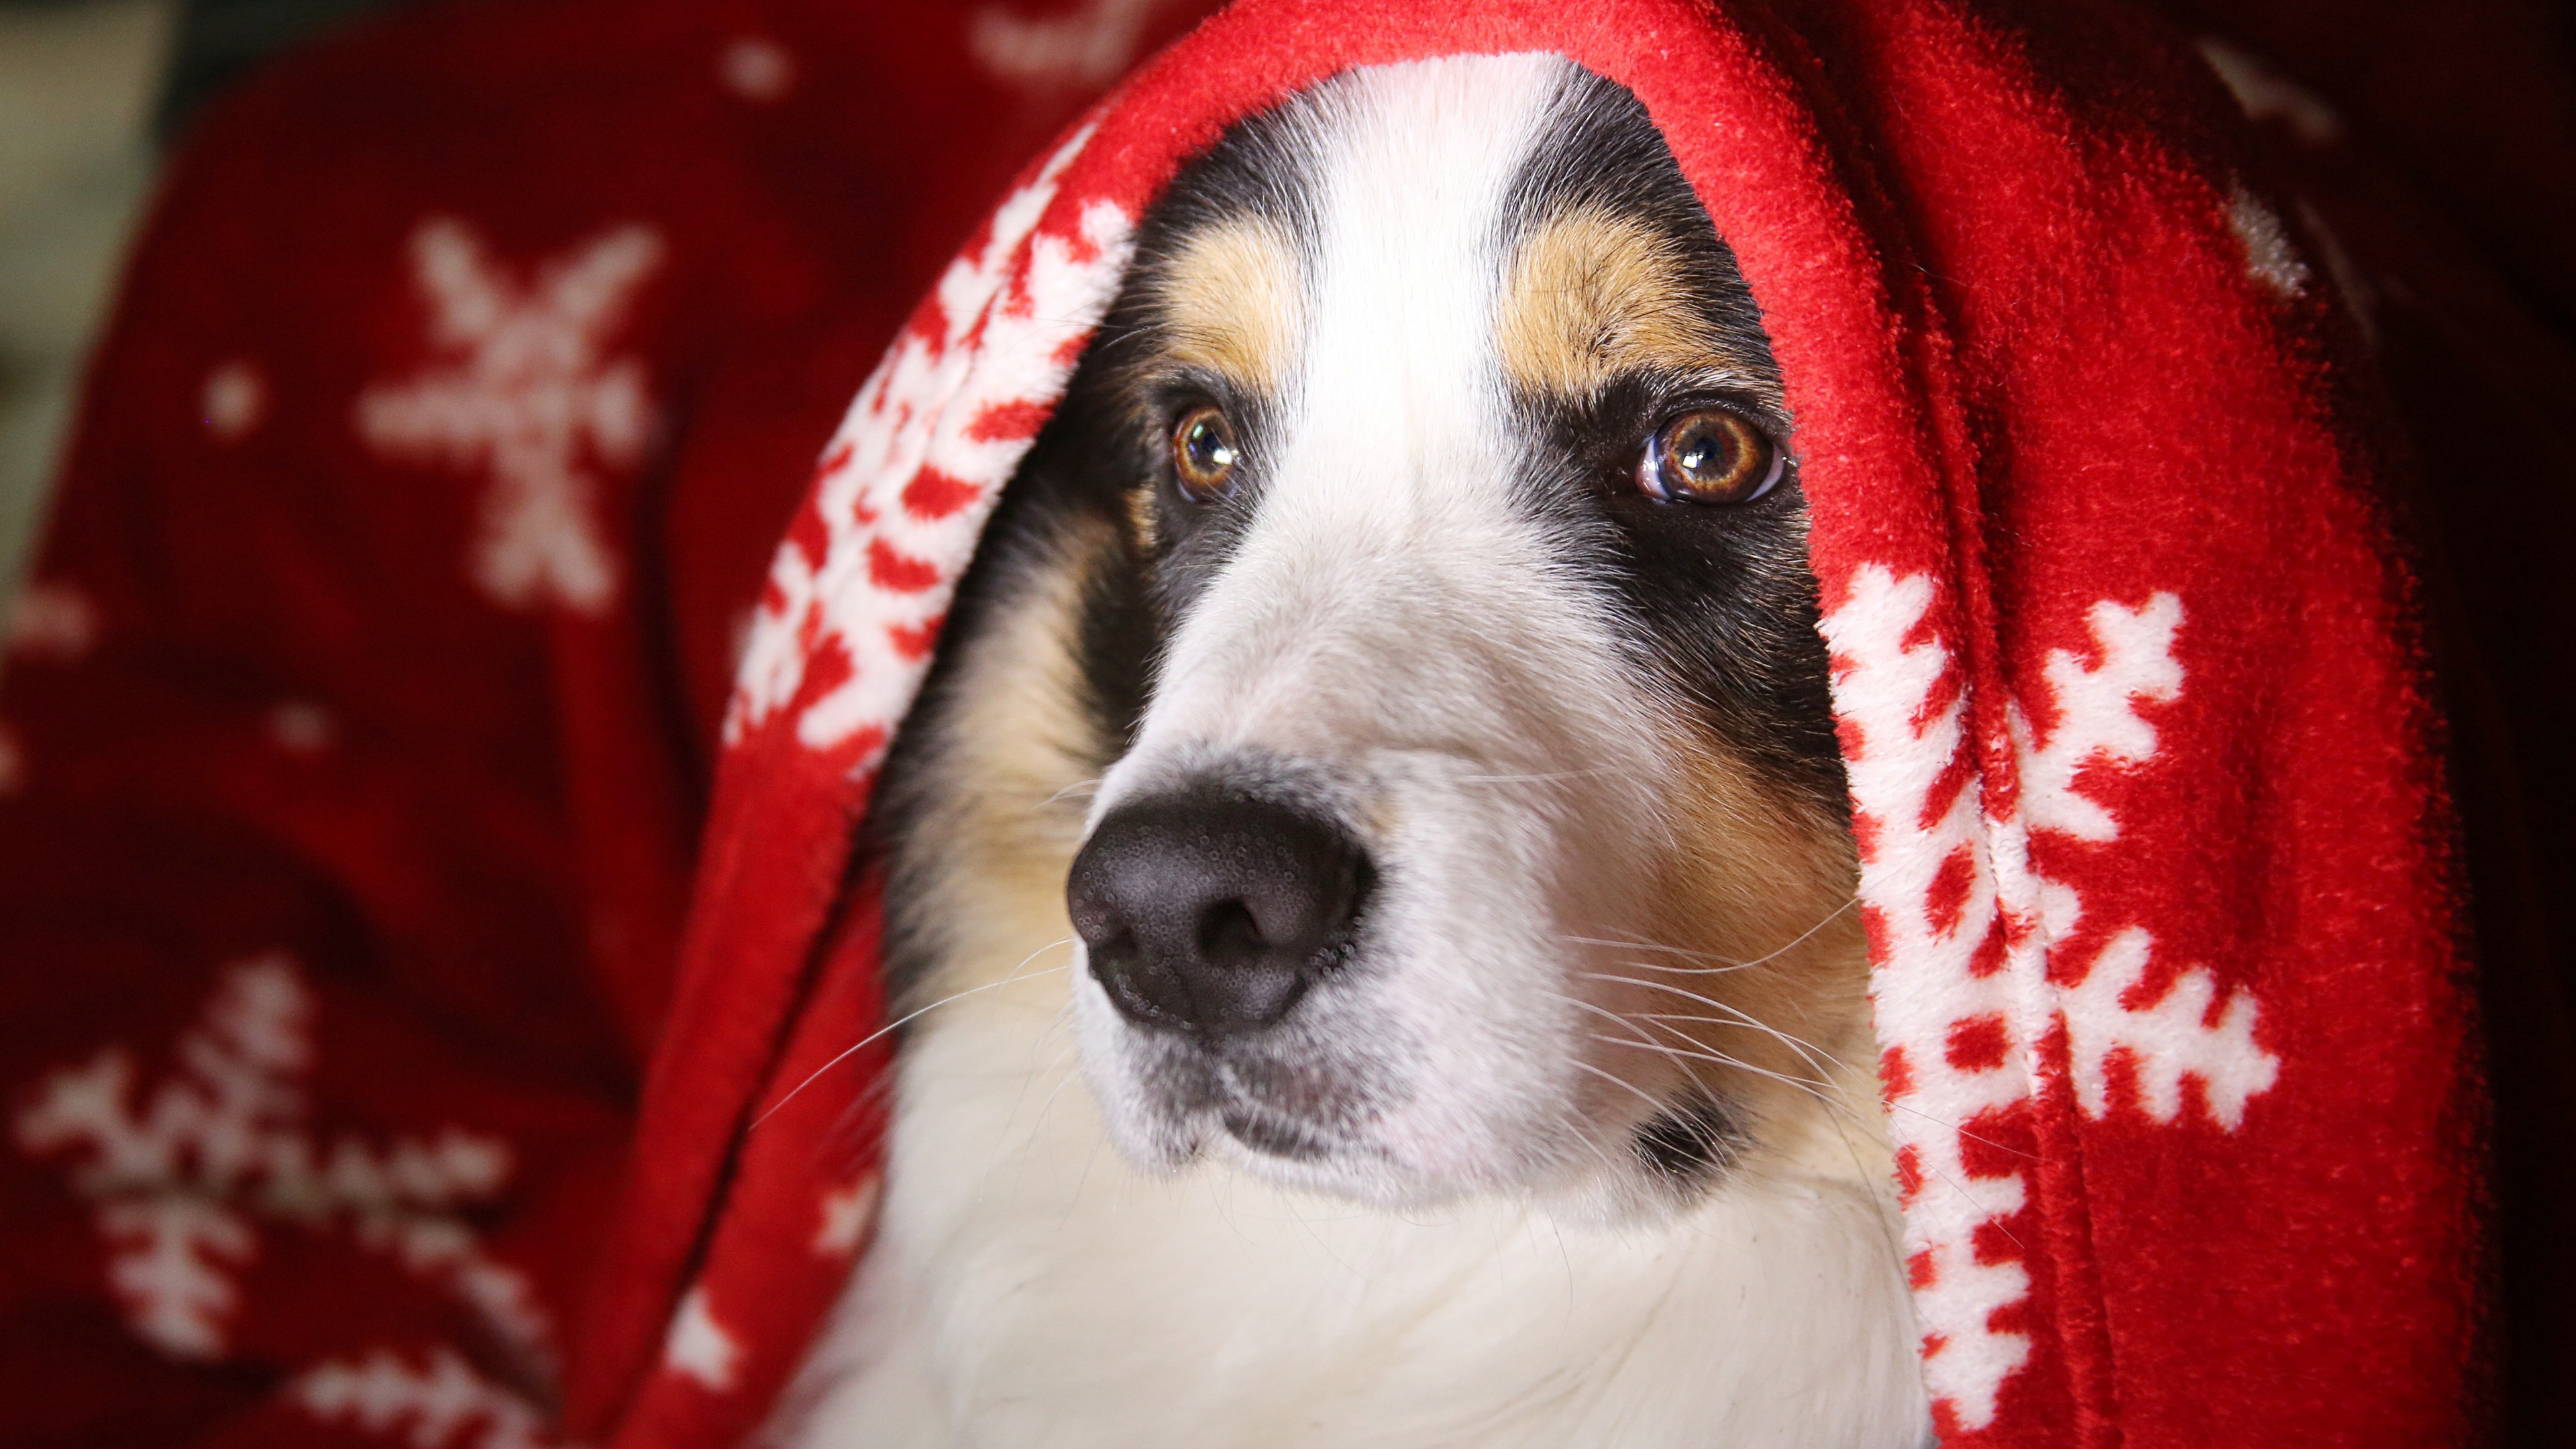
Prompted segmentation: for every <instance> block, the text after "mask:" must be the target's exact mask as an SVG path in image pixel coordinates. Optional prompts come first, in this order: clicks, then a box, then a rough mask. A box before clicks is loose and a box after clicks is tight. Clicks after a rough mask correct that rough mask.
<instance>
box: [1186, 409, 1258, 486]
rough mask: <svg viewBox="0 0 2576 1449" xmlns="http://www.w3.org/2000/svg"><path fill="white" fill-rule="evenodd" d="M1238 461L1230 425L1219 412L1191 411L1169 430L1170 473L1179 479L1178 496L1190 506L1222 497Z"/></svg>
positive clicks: (1232, 426) (1206, 410) (1232, 484)
mask: <svg viewBox="0 0 2576 1449" xmlns="http://www.w3.org/2000/svg"><path fill="white" fill-rule="evenodd" d="M1242 457H1243V454H1242V450H1241V449H1240V448H1239V447H1237V446H1236V444H1235V441H1234V424H1233V423H1231V422H1228V421H1227V420H1226V416H1225V413H1224V412H1223V411H1222V410H1220V409H1217V408H1192V409H1191V410H1190V411H1188V412H1186V413H1184V414H1182V415H1181V420H1180V422H1178V423H1176V424H1174V425H1173V427H1172V472H1173V473H1174V474H1175V475H1176V476H1177V477H1178V478H1179V479H1180V483H1181V496H1182V497H1184V498H1187V499H1188V500H1190V501H1191V502H1192V503H1206V502H1210V501H1211V500H1214V499H1218V498H1222V497H1224V496H1225V494H1226V492H1227V491H1228V490H1229V489H1231V488H1232V487H1233V486H1234V466H1235V464H1236V463H1238V462H1240V461H1242Z"/></svg>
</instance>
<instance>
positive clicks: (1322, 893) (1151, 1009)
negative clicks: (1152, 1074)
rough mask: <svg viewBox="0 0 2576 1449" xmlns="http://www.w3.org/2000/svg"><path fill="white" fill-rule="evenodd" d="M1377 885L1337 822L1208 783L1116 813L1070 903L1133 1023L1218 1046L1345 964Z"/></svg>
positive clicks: (1089, 848) (1091, 845) (1083, 867)
mask: <svg viewBox="0 0 2576 1449" xmlns="http://www.w3.org/2000/svg"><path fill="white" fill-rule="evenodd" d="M1370 880H1371V870H1370V866H1369V858H1368V853H1367V852H1366V851H1365V850H1364V849H1362V848H1361V846H1360V844H1359V842H1358V841H1356V840H1354V839H1352V838H1351V836H1350V834H1349V832H1347V831H1345V830H1344V829H1342V827H1341V826H1339V825H1338V824H1335V823H1334V822H1333V821H1331V820H1328V819H1325V818H1323V817H1322V816H1320V815H1318V814H1315V813H1313V812H1310V811H1307V810H1302V809H1299V808H1296V807H1294V806H1291V805H1285V804H1281V803H1278V802H1276V801H1272V800H1267V799H1262V798H1260V797H1257V796H1253V795H1248V794H1244V793H1241V792H1239V791H1234V790H1229V789H1225V788H1223V787H1221V786H1209V785H1200V786H1194V787H1189V788H1185V789H1182V790H1179V791H1175V792H1171V793H1166V794H1160V795H1155V796H1152V797H1148V798H1146V799H1142V800H1136V801H1131V802H1128V803H1125V804H1122V805H1119V806H1117V807H1116V808H1114V809H1112V810H1111V811H1110V812H1109V813H1108V814H1107V815H1105V816H1103V817H1102V818H1101V820H1100V823H1099V825H1098V827H1097V828H1095V829H1094V830H1093V831H1092V834H1091V839H1090V840H1089V841H1087V842H1086V843H1085V844H1084V845H1083V847H1082V850H1081V852H1080V853H1079V854H1078V855H1076V856H1075V857H1074V862H1073V870H1072V873H1071V875H1070V877H1069V878H1068V880H1067V882H1066V887H1065V896H1066V903H1067V904H1068V906H1069V907H1070V908H1071V912H1072V916H1073V924H1074V929H1075V930H1076V931H1078V932H1080V933H1081V936H1082V939H1083V943H1084V945H1085V946H1086V947H1087V948H1088V952H1089V956H1090V966H1091V971H1092V974H1093V975H1095V976H1096V977H1098V978H1099V981H1100V984H1101V986H1102V987H1103V988H1104V989H1105V990H1106V991H1107V992H1108V994H1109V999H1110V1001H1111V1002H1112V1003H1114V1004H1115V1005H1116V1006H1117V1008H1118V1010H1119V1012H1120V1013H1121V1014H1122V1015H1124V1016H1125V1017H1126V1018H1127V1019H1128V1020H1130V1021H1132V1022H1135V1023H1136V1024H1138V1025H1140V1026H1149V1027H1157V1028H1162V1029H1166V1030H1173V1031H1180V1032H1185V1033H1189V1034H1191V1035H1195V1036H1200V1037H1206V1038H1214V1037H1221V1036H1226V1035H1230V1034H1237V1033H1243V1032H1249V1031H1254V1030H1257V1029H1259V1028H1262V1027H1266V1026H1270V1025H1272V1024H1274V1023H1276V1022H1277V1021H1279V1020H1280V1019H1281V1018H1282V1017H1284V1016H1286V1015H1287V1014H1288V1012H1289V1010H1290V1008H1292V1007H1294V1006H1295V1005H1296V1004H1297V1001H1298V999H1299V998H1300V997H1302V996H1304V995H1305V993H1306V990H1307V988H1308V987H1309V986H1311V985H1312V984H1314V982H1315V981H1316V979H1317V978H1319V977H1320V976H1322V975H1323V974H1325V973H1326V972H1328V971H1330V970H1332V969H1333V968H1334V967H1335V966H1336V965H1337V964H1338V963H1339V961H1340V960H1341V958H1342V956H1343V955H1344V954H1345V953H1346V951H1347V949H1348V946H1349V944H1350V941H1351V938H1352V936H1353V934H1354V932H1355V930H1356V926H1357V922H1358V918H1359V913H1360V908H1361V905H1362V902H1363V900H1364V898H1365V897H1366V895H1367V893H1368V887H1369V883H1370Z"/></svg>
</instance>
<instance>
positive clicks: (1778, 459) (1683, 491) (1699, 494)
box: [1637, 408, 1787, 503]
mask: <svg viewBox="0 0 2576 1449" xmlns="http://www.w3.org/2000/svg"><path fill="white" fill-rule="evenodd" d="M1786 461H1787V460H1786V459H1784V458H1783V457H1782V456H1781V453H1780V448H1779V445H1778V444H1776V443H1774V442H1772V441H1771V436H1770V434H1768V433H1765V432H1763V431H1762V430H1761V429H1760V428H1757V427H1755V426H1754V425H1753V424H1752V423H1750V422H1748V421H1746V420H1745V419H1743V418H1740V417H1738V416H1736V415H1735V414H1733V413H1730V412H1724V411H1721V410H1719V409H1717V408H1702V409H1700V410H1699V411H1697V412H1688V413H1684V414H1682V415H1681V416H1680V417H1677V418H1675V419H1673V420H1672V421H1671V422H1669V423H1666V424H1664V426H1663V427H1662V428H1661V429H1659V430H1657V431H1656V433H1655V435H1654V436H1653V437H1652V438H1649V439H1647V440H1646V453H1645V456H1644V457H1642V458H1639V459H1638V460H1637V486H1638V487H1639V488H1641V489H1643V490H1644V492H1645V494H1646V496H1647V497H1649V498H1660V499H1663V500H1665V501H1666V502H1675V501H1679V502H1686V503H1750V502H1752V501H1753V500H1754V499H1756V498H1759V497H1761V496H1762V495H1763V494H1765V493H1768V492H1770V491H1771V489H1772V487H1773V485H1775V484H1777V483H1778V482H1779V481H1780V475H1781V473H1782V472H1784V471H1785V465H1786Z"/></svg>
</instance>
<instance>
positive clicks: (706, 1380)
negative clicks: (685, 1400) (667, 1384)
mask: <svg viewBox="0 0 2576 1449" xmlns="http://www.w3.org/2000/svg"><path fill="white" fill-rule="evenodd" d="M741 1359H742V1344H741V1343H740V1342H738V1341H737V1340H736V1339H735V1338H734V1336H733V1335H732V1334H731V1333H728V1332H726V1331H725V1327H724V1325H723V1324H721V1323H718V1322H717V1321H716V1315H715V1310H714V1309H712V1308H710V1307H708V1306H707V1290H706V1289H705V1287H704V1286H700V1287H696V1288H691V1289H690V1290H689V1291H688V1292H687V1293H684V1294H682V1295H681V1296H680V1306H679V1309H678V1311H676V1312H674V1313H673V1314H672V1315H671V1328H670V1332H669V1333H668V1334H667V1335H665V1336H664V1338H663V1340H662V1366H663V1367H664V1368H666V1369H669V1370H670V1371H671V1372H673V1373H675V1374H680V1375H683V1376H685V1377H687V1378H690V1379H694V1380H696V1381H697V1382H698V1384H699V1385H701V1386H702V1387H705V1388H709V1389H714V1390H716V1391H718V1392H722V1391H724V1390H726V1389H730V1388H732V1387H733V1376H734V1369H735V1366H736V1365H737V1364H738V1363H739V1362H740V1361H741Z"/></svg>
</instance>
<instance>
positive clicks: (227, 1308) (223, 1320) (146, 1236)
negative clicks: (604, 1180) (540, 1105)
mask: <svg viewBox="0 0 2576 1449" xmlns="http://www.w3.org/2000/svg"><path fill="white" fill-rule="evenodd" d="M312 1017H313V998H312V994H311V992H310V991H309V990H308V989H307V988H306V987H305V985H304V982H303V980H302V978H300V977H299V976H298V975H297V974H296V970H295V967H294V965H293V964H292V963H291V962H290V961H288V960H287V958H285V957H284V956H282V955H273V956H264V957H260V958H257V959H255V960H250V961H244V962H240V963H238V964H236V965H233V966H231V967H228V968H226V969H225V971H224V972H223V973H222V975H221V977H220V978H219V980H218V981H217V984H216V987H215V990H214V994H213V995H212V997H211V998H210V999H209V1000H208V1001H207V1004H206V1009H205V1013H204V1015H203V1017H202V1018H201V1019H200V1020H199V1021H198V1023H197V1024H196V1025H195V1026H193V1027H191V1028H189V1029H188V1030H187V1031H185V1032H183V1033H182V1034H181V1035H180V1037H179V1041H178V1050H177V1053H176V1055H177V1058H178V1067H177V1069H176V1070H175V1071H173V1072H172V1073H171V1074H170V1075H169V1076H168V1077H166V1078H164V1079H163V1080H162V1081H161V1083H160V1084H159V1085H158V1087H157V1088H155V1089H154V1090H152V1091H151V1092H149V1093H148V1094H145V1093H142V1092H140V1091H139V1090H138V1088H137V1084H136V1082H135V1066H134V1059H133V1057H132V1056H131V1055H130V1054H129V1053H128V1052H126V1051H125V1050H124V1049H122V1048H118V1047H110V1048H107V1049H105V1050H103V1051H101V1052H100V1053H99V1054H98V1055H97V1056H95V1057H93V1058H91V1059H90V1061H89V1062H88V1064H86V1065H84V1066H80V1067H75V1068H71V1069H68V1070H65V1071H61V1072H58V1073H55V1074H54V1075H53V1076H52V1077H50V1078H48V1079H46V1081H45V1082H44V1083H43V1085H42V1089H41V1092H40V1094H39V1095H38V1096H37V1098H36V1099H35V1101H34V1102H33V1103H32V1104H31V1105H29V1106H28V1107H27V1108H26V1109H25V1110H24V1111H22V1112H20V1113H19V1114H18V1117H17V1120H16V1123H15V1126H16V1129H17V1139H18V1145H19V1146H20V1148H21V1149H23V1150H24V1151H26V1152H27V1153H29V1154H31V1155H34V1154H46V1153H55V1152H62V1151H67V1150H69V1151H79V1152H81V1153H82V1154H83V1155H84V1157H85V1160H83V1161H81V1162H79V1163H78V1165H76V1166H75V1167H74V1168H73V1169H72V1173H71V1185H72V1187H73V1189H74V1190H75V1191H76V1192H78V1193H79V1194H80V1195H81V1196H83V1197H85V1198H88V1199H89V1200H90V1201H91V1202H93V1203H95V1204H96V1205H97V1206H96V1215H97V1216H96V1220H97V1223H98V1230H99V1235H100V1237H102V1238H103V1239H105V1240H106V1241H107V1243H108V1244H109V1245H110V1250H111V1251H110V1257H109V1263H108V1270H107V1271H108V1284H109V1286H110V1288H111V1289H113V1290H114V1292H115V1293H116V1296H117V1298H118V1300H119V1301H120V1302H121V1303H123V1304H124V1306H125V1310H126V1324H127V1327H129V1328H130V1329H131V1330H132V1331H133V1332H134V1334H135V1336H136V1337H138V1338H141V1339H143V1340H144V1341H145V1342H147V1343H150V1344H152V1345H153V1346H154V1347H156V1348H159V1349H160V1350H161V1351H163V1352H164V1353H167V1354H169V1355H171V1356H172V1357H175V1358H183V1359H199V1360H203V1359H213V1358H218V1357H220V1356H221V1355H222V1354H223V1352H224V1350H225V1348H226V1345H227V1341H228V1335H227V1329H228V1327H229V1324H230V1321H231V1319H232V1317H233V1314H234V1312H235V1310H236V1309H237V1308H238V1307H239V1305H240V1293H239V1290H238V1288H237V1287H236V1286H235V1284H234V1281H233V1277H232V1273H233V1270H234V1269H236V1268H239V1267H242V1266H246V1265H247V1264H249V1263H250V1262H251V1261H252V1260H253V1259H254V1258H255V1257H256V1255H257V1253H258V1248H259V1233H258V1224H259V1223H260V1222H262V1221H263V1220H265V1221H270V1222H288V1223H295V1224H299V1225H302V1226H304V1227H307V1228H311V1229H320V1228H324V1227H327V1226H330V1225H333V1224H342V1225H345V1226H346V1227H347V1228H348V1229H349V1231H351V1232H352V1233H353V1234H354V1236H355V1237H356V1239H357V1240H358V1242H359V1243H360V1244H362V1245H363V1246H365V1247H367V1248H369V1249H371V1250H374V1251H377V1252H381V1253H384V1254H386V1255H388V1256H390V1257H392V1258H393V1259H395V1260H396V1261H397V1262H399V1263H401V1264H402V1265H403V1266H404V1267H405V1268H406V1269H408V1270H410V1271H411V1272H413V1273H415V1274H418V1275H419V1276H421V1277H423V1278H425V1279H428V1280H429V1281H431V1282H434V1283H437V1284H440V1285H441V1286H443V1287H444V1288H445V1289H446V1290H447V1291H448V1292H450V1293H452V1294H454V1295H455V1296H456V1297H457V1298H459V1299H460V1300H462V1301H463V1302H464V1303H465V1304H467V1305H468V1306H469V1307H470V1308H472V1309H473V1310H475V1311H476V1313H477V1315H478V1316H479V1317H480V1318H481V1319H482V1321H483V1322H484V1323H485V1324H486V1326H488V1327H489V1328H490V1329H491V1330H492V1332H493V1333H494V1334H495V1335H496V1336H497V1337H498V1338H499V1339H500V1341H501V1342H502V1343H504V1344H506V1345H508V1346H509V1347H511V1348H513V1349H515V1350H517V1351H518V1352H519V1353H520V1355H521V1356H522V1357H523V1359H524V1360H525V1361H526V1362H527V1363H528V1364H529V1365H530V1366H531V1367H532V1368H533V1369H535V1370H536V1371H539V1372H543V1373H550V1372H551V1371H552V1367H553V1350H552V1343H551V1339H552V1334H551V1330H550V1327H549V1325H548V1323H547V1321H546V1317H545V1314H544V1311H543V1310H542V1309H541V1308H540V1307H539V1306H538V1304H537V1302H536V1299H535V1296H534V1293H533V1292H532V1290H531V1288H530V1286H529V1284H528V1282H527V1280H526V1279H525V1278H524V1277H522V1276H521V1275H520V1274H519V1273H518V1272H517V1271H516V1270H514V1269H511V1268H509V1267H506V1266H504V1265H502V1264H500V1263H497V1262H495V1261H493V1260H492V1259H490V1258H489V1257H486V1256H485V1255H484V1253H483V1251H482V1249H481V1246H480V1244H479V1243H478V1242H477V1241H476V1238H475V1236H474V1231H473V1229H472V1227H471V1226H470V1225H469V1224H468V1223H467V1222H466V1221H465V1219H464V1217H463V1216H462V1215H461V1214H462V1211H463V1210H464V1209H465V1208H468V1207H470V1206H473V1205H476V1204H480V1203H485V1202H489V1201H491V1200H493V1199H494V1198H495V1197H496V1196H497V1195H498V1194H499V1192H500V1190H501V1188H502V1186H503V1184H504V1183H505V1182H506V1181H507V1180H508V1177H509V1173H510V1153H509V1147H508V1145H507V1144H505V1143H503V1142H500V1141H497V1140H494V1139H492V1138H488V1137H480V1136H476V1135H473V1134H470V1133H465V1132H460V1131H452V1130H451V1131H445V1132H441V1133H439V1134H438V1135H437V1136H436V1137H434V1138H432V1139H430V1140H427V1141H422V1140H419V1139H416V1138H408V1137H405V1138H397V1139H395V1140H394V1141H393V1142H391V1143H389V1144H385V1145H382V1146H378V1145H374V1144H371V1143H369V1142H367V1141H365V1140H362V1139H360V1138H356V1137H346V1136H344V1137H339V1138H335V1139H333V1140H332V1141H331V1142H330V1143H329V1144H327V1146H326V1145H325V1144H322V1143H320V1142H317V1141H316V1140H315V1139H314V1137H313V1136H312V1134H311V1132H310V1130H309V1128H308V1126H307V1123H306V1104H305V1101H304V1094H303V1091H302V1089H301V1087H300V1085H299V1082H300V1079H301V1078H302V1076H303V1075H304V1073H305V1072H306V1071H307V1070H308V1069H309V1068H310V1067H311V1065H312V1061H313V1044H312Z"/></svg>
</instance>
